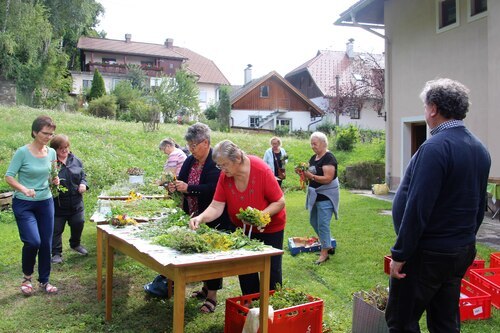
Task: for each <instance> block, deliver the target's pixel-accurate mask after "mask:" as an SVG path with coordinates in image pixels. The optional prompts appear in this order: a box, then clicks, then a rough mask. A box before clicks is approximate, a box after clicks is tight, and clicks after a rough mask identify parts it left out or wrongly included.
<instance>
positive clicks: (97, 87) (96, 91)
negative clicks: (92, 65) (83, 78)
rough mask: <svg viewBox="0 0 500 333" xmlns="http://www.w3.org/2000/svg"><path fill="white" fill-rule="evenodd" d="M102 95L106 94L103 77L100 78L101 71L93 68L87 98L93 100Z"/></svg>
mask: <svg viewBox="0 0 500 333" xmlns="http://www.w3.org/2000/svg"><path fill="white" fill-rule="evenodd" d="M104 95H106V88H105V86H104V79H103V78H102V75H101V73H99V71H98V70H97V68H96V69H95V70H94V77H93V78H92V87H91V88H90V93H89V100H93V99H96V98H99V97H101V96H104Z"/></svg>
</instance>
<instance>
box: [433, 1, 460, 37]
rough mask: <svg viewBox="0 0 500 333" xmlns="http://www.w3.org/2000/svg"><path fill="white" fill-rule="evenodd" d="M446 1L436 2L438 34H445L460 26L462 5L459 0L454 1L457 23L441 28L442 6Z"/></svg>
mask: <svg viewBox="0 0 500 333" xmlns="http://www.w3.org/2000/svg"><path fill="white" fill-rule="evenodd" d="M443 1H444V0H436V32H437V33H441V32H445V31H448V30H451V29H454V28H456V27H458V26H459V25H460V3H459V1H458V0H453V1H455V17H456V21H455V23H452V24H449V25H447V26H445V27H440V26H441V17H442V15H441V4H442V3H443Z"/></svg>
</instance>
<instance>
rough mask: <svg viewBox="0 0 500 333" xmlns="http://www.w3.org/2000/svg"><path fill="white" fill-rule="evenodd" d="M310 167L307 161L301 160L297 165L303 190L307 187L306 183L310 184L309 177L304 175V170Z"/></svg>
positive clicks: (296, 171) (296, 170)
mask: <svg viewBox="0 0 500 333" xmlns="http://www.w3.org/2000/svg"><path fill="white" fill-rule="evenodd" d="M308 169H309V165H308V164H307V163H306V162H300V163H299V164H297V165H296V166H295V173H297V174H298V175H299V177H300V179H299V181H300V188H301V189H302V190H303V189H305V188H306V185H307V184H309V179H307V178H306V176H305V175H304V171H307V170H308Z"/></svg>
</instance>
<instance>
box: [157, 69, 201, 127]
mask: <svg viewBox="0 0 500 333" xmlns="http://www.w3.org/2000/svg"><path fill="white" fill-rule="evenodd" d="M198 95H199V91H198V87H197V86H196V81H195V78H194V76H193V75H191V74H189V73H188V72H187V71H186V69H181V70H179V71H177V73H176V74H175V78H171V77H163V78H162V81H161V84H160V85H159V86H157V87H154V89H152V90H151V97H152V98H153V100H155V101H156V103H157V104H158V105H159V106H160V108H161V112H162V113H163V116H164V119H165V121H173V120H174V119H175V116H176V115H180V116H184V117H188V118H190V117H193V118H194V117H197V116H198V115H199V114H200V106H199V99H198Z"/></svg>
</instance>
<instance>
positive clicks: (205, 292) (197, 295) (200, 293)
mask: <svg viewBox="0 0 500 333" xmlns="http://www.w3.org/2000/svg"><path fill="white" fill-rule="evenodd" d="M207 295H208V289H207V288H205V287H202V288H201V290H196V291H193V292H192V293H191V297H192V298H197V299H199V300H204V299H205V298H207Z"/></svg>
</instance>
